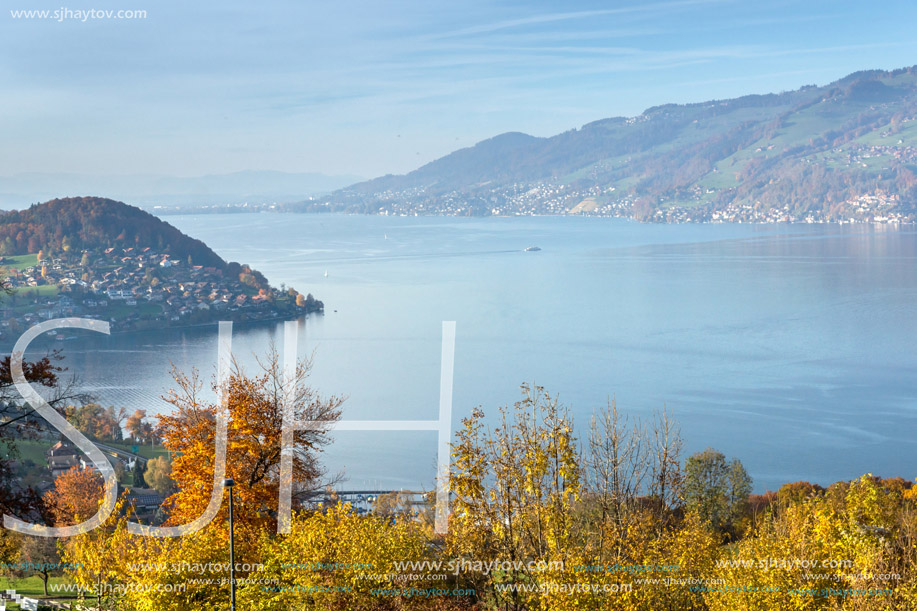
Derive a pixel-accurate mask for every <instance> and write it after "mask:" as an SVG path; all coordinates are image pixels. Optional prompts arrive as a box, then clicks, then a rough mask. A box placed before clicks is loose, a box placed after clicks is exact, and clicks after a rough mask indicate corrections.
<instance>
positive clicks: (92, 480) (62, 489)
mask: <svg viewBox="0 0 917 611" xmlns="http://www.w3.org/2000/svg"><path fill="white" fill-rule="evenodd" d="M103 491H104V482H103V481H102V476H101V475H99V472H98V471H96V470H95V469H93V468H91V467H88V468H85V469H84V468H81V467H78V466H76V467H71V468H70V469H69V470H68V471H65V472H64V473H61V474H60V475H58V476H57V479H55V480H54V488H52V489H51V490H49V491H48V492H46V493H45V496H44V501H45V504H46V505H47V507H48V509H49V512H50V515H51V516H52V517H53V521H54V525H55V526H69V525H72V524H79V523H80V522H82V521H83V520H86V519H88V518H91V517H92V516H94V515H95V513H96V511H97V510H98V509H99V501H100V500H101V498H102V493H103Z"/></svg>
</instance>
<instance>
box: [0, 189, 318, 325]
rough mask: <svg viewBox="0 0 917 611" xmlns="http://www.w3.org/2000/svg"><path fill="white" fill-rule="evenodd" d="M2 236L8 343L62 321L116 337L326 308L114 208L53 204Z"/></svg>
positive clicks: (157, 223) (0, 312)
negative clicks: (90, 324) (107, 327)
mask: <svg viewBox="0 0 917 611" xmlns="http://www.w3.org/2000/svg"><path fill="white" fill-rule="evenodd" d="M27 231H28V233H27ZM0 236H2V241H3V242H6V243H7V244H10V243H12V244H13V245H14V246H13V247H12V248H8V249H5V250H4V251H3V253H4V254H3V255H2V256H0V268H3V269H4V270H5V273H4V274H2V276H0V277H5V278H4V283H5V285H6V287H7V288H8V289H9V290H10V291H11V293H12V294H11V295H8V296H7V297H5V298H4V299H3V300H2V301H0V338H4V339H6V338H7V337H8V336H9V337H15V336H16V335H18V333H21V332H22V331H23V330H24V329H25V328H27V327H28V326H30V325H32V324H34V323H36V322H40V321H41V320H43V319H50V318H58V317H64V316H85V317H90V318H99V319H103V320H108V321H109V322H110V323H111V324H112V328H113V330H115V331H119V330H135V329H151V328H161V327H166V326H185V325H189V324H199V323H206V322H211V321H214V320H237V321H258V320H274V319H292V318H296V317H298V316H301V315H303V314H306V313H309V312H320V311H322V310H323V308H324V306H323V304H322V302H321V301H319V300H317V299H315V298H314V297H313V296H312V295H311V294H307V295H303V294H300V293H299V292H298V291H296V290H295V289H292V288H290V289H287V290H284V291H280V290H278V289H276V288H274V287H272V286H271V285H270V284H269V282H268V280H267V278H265V277H264V276H263V275H262V274H261V273H259V272H258V271H257V270H253V269H251V268H250V267H249V266H248V265H243V264H239V263H235V262H229V263H227V262H226V261H224V260H223V259H222V258H220V257H219V256H218V255H217V254H216V253H215V252H213V250H211V249H210V248H209V247H207V245H206V244H204V243H203V242H201V241H199V240H195V239H193V238H190V237H188V236H186V235H184V234H183V233H181V232H180V231H178V230H177V229H175V228H174V227H172V226H171V225H169V224H168V223H164V222H162V221H161V220H159V219H157V218H156V217H154V216H152V215H150V214H148V213H146V212H144V211H142V210H140V209H138V208H134V207H132V206H128V205H127V204H123V203H120V202H114V201H112V200H105V199H101V198H79V199H68V200H54V201H51V202H48V203H46V204H40V205H36V206H32V207H31V208H29V209H28V210H24V211H21V212H13V213H9V214H7V215H4V216H3V217H0ZM22 244H25V247H24V248H23V247H22V246H21V245H22ZM10 250H12V252H10ZM22 251H26V252H22Z"/></svg>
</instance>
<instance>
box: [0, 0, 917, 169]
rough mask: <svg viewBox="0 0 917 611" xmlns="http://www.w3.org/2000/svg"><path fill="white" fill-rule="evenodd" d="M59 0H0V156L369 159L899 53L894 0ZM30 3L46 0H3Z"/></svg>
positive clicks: (909, 31)
mask: <svg viewBox="0 0 917 611" xmlns="http://www.w3.org/2000/svg"><path fill="white" fill-rule="evenodd" d="M67 1H69V0H63V1H62V0H57V2H56V3H54V2H46V1H42V0H2V2H0V4H2V6H3V9H2V12H0V176H11V175H16V174H20V173H31V172H39V173H51V174H85V175H124V174H134V173H146V174H162V175H168V176H199V175H206V174H222V173H229V172H236V171H242V170H278V171H284V172H322V173H325V174H332V175H337V174H350V175H358V176H363V177H367V178H370V177H374V176H378V175H382V174H387V173H404V172H407V171H410V170H412V169H414V168H416V167H419V166H420V165H422V164H424V163H426V162H429V161H432V160H433V159H436V158H438V157H441V156H443V155H445V154H448V153H449V152H451V151H453V150H456V149H458V148H462V147H466V146H471V145H473V144H474V143H476V142H478V141H480V140H483V139H486V138H489V137H492V136H495V135H497V134H499V133H503V132H507V131H521V132H526V133H529V134H533V135H536V136H550V135H553V134H556V133H560V132H563V131H566V130H569V129H573V128H577V127H580V126H582V125H584V124H586V123H589V122H591V121H594V120H597V119H601V118H605V117H611V116H634V115H638V114H640V113H641V112H642V111H643V110H644V109H646V108H648V107H650V106H654V105H659V104H664V103H671V102H675V103H688V102H700V101H705V100H708V99H722V98H730V97H737V96H740V95H745V94H748V93H769V92H779V91H783V90H790V89H796V88H798V87H800V86H802V85H806V84H825V83H827V82H830V81H833V80H835V79H838V78H840V77H843V76H845V75H847V74H849V73H850V72H854V71H857V70H863V69H872V68H882V69H893V68H900V67H904V66H909V65H913V64H917V36H915V35H914V33H913V28H914V23H915V22H917V2H913V0H904V1H898V0H888V1H886V2H882V3H868V2H862V1H859V2H849V1H846V0H832V1H830V2H829V1H822V0H804V1H791V0H765V1H763V2H751V1H748V0H663V1H655V0H645V1H641V0H626V1H619V0H603V1H601V2H598V1H578V0H572V1H567V2H556V1H555V2H547V1H542V0H536V1H526V2H520V1H511V2H493V1H490V2H485V1H482V0H462V1H461V2H441V1H439V0H425V1H422V2H421V1H415V0H391V1H388V0H372V1H354V0H335V1H333V2H327V1H326V2H313V1H309V0H307V1H302V0H291V1H273V2H268V1H265V2H251V1H249V0H242V1H240V0H220V2H206V1H198V2H187V1H186V0H182V1H172V0H156V1H155V2H153V1H152V0H121V1H120V2H117V3H113V2H105V1H103V0H88V2H89V3H88V4H74V5H68V4H66V2H67ZM42 9H46V10H50V11H55V10H56V11H59V12H60V15H59V16H55V15H53V14H52V16H51V17H50V18H46V19H40V18H35V17H32V18H25V17H23V16H21V14H20V15H19V16H18V17H17V16H16V15H14V11H20V10H42ZM90 9H92V10H96V11H106V10H118V9H121V10H135V11H145V12H146V15H145V16H141V18H133V19H126V18H123V19H114V18H107V17H105V18H100V16H99V13H96V15H94V16H90V17H89V18H88V19H85V20H84V19H83V15H82V14H80V13H77V11H88V10H90ZM55 17H60V18H55Z"/></svg>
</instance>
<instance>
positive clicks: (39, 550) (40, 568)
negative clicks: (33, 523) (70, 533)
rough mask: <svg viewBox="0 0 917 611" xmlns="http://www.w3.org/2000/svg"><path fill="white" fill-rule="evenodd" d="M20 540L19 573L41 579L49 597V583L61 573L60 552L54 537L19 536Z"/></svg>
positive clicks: (45, 592)
mask: <svg viewBox="0 0 917 611" xmlns="http://www.w3.org/2000/svg"><path fill="white" fill-rule="evenodd" d="M17 536H18V538H19V560H18V563H17V566H18V570H17V573H20V574H22V575H23V576H26V575H36V576H37V577H38V578H39V579H41V582H42V587H43V589H44V594H45V596H48V581H49V580H50V579H51V576H52V575H54V574H56V573H59V572H60V569H59V564H60V550H59V549H58V547H57V539H55V538H54V537H32V536H30V535H17Z"/></svg>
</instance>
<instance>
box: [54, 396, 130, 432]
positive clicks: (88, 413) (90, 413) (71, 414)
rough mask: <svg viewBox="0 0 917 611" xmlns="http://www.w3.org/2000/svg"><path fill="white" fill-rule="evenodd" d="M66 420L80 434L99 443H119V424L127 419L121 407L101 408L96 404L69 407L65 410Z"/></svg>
mask: <svg viewBox="0 0 917 611" xmlns="http://www.w3.org/2000/svg"><path fill="white" fill-rule="evenodd" d="M65 412H66V416H67V420H68V421H69V422H70V423H71V424H72V425H73V426H75V427H76V428H77V429H78V430H80V431H81V432H83V433H85V434H87V435H90V436H92V437H95V438H96V439H99V440H100V441H120V440H121V439H122V432H121V423H122V422H124V420H125V419H126V418H127V410H125V409H124V408H123V407H120V408H115V407H113V406H109V407H107V408H105V407H102V406H101V405H99V404H98V403H89V404H87V405H83V406H79V407H76V406H69V407H67V408H66V410H65Z"/></svg>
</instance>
